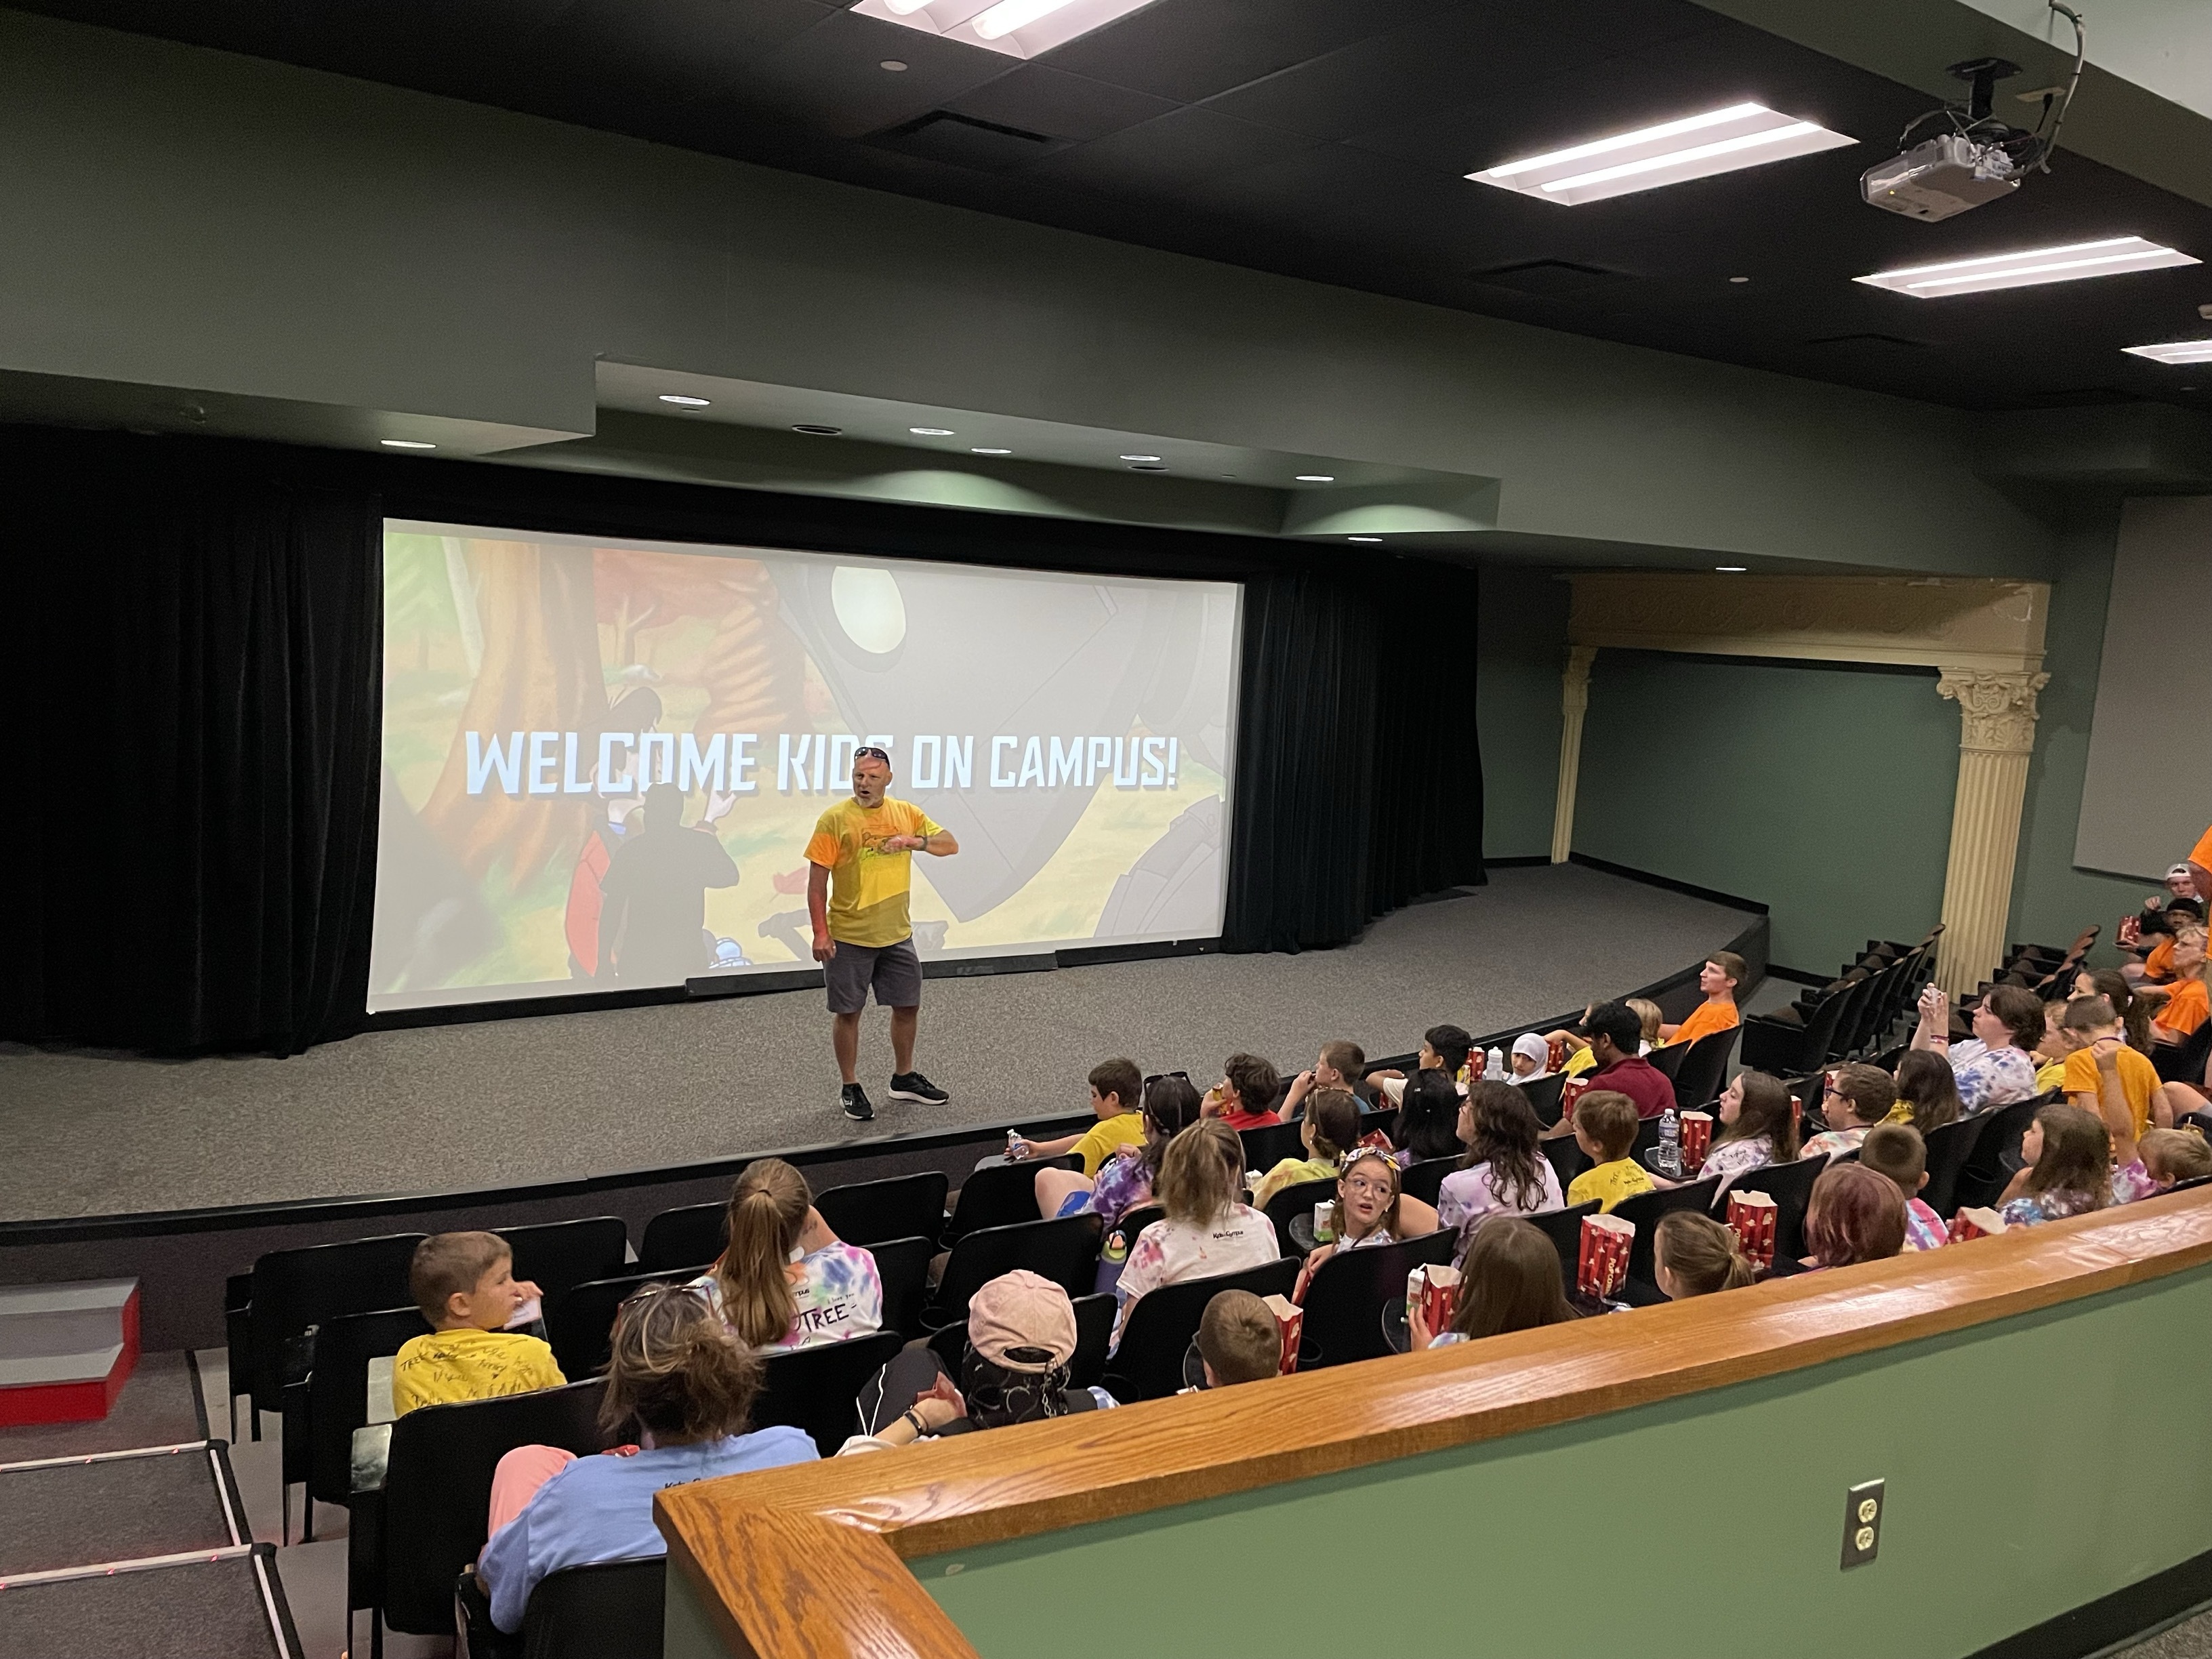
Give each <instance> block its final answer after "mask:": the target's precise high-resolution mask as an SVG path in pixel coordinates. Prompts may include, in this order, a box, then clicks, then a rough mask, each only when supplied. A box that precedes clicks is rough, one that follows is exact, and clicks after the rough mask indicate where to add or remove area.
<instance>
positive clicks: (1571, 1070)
mask: <svg viewBox="0 0 2212 1659" xmlns="http://www.w3.org/2000/svg"><path fill="white" fill-rule="evenodd" d="M1596 1064H1597V1051H1596V1050H1595V1049H1594V1048H1577V1049H1576V1050H1575V1051H1574V1053H1572V1054H1569V1055H1568V1056H1567V1063H1566V1064H1565V1065H1564V1066H1560V1067H1559V1074H1560V1075H1561V1076H1562V1077H1580V1076H1581V1075H1582V1074H1583V1073H1584V1072H1587V1071H1588V1070H1589V1068H1590V1067H1591V1066H1595V1065H1596Z"/></svg>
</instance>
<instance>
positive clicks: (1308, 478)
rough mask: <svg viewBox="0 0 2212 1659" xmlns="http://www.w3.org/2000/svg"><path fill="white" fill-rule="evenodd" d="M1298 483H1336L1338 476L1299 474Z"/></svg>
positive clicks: (1317, 473) (1320, 473) (1312, 473)
mask: <svg viewBox="0 0 2212 1659" xmlns="http://www.w3.org/2000/svg"><path fill="white" fill-rule="evenodd" d="M1297 482H1298V483H1335V482H1336V474H1334V472H1301V473H1299V474H1298V477H1297Z"/></svg>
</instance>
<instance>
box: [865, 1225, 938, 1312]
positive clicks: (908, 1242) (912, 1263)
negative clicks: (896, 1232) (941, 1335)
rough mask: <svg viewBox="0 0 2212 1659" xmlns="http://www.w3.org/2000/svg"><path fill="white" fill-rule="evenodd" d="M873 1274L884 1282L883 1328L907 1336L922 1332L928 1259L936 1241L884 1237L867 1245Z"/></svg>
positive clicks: (926, 1293) (935, 1251)
mask: <svg viewBox="0 0 2212 1659" xmlns="http://www.w3.org/2000/svg"><path fill="white" fill-rule="evenodd" d="M866 1248H867V1252H868V1254H869V1255H872V1256H873V1257H875V1259H876V1273H877V1276H878V1277H879V1278H880V1279H882V1280H883V1282H884V1329H885V1330H887V1331H902V1332H903V1333H905V1334H907V1335H908V1336H920V1335H921V1332H922V1323H921V1310H922V1307H923V1305H924V1304H926V1303H927V1301H928V1300H929V1263H930V1258H931V1257H933V1256H934V1255H936V1254H937V1244H936V1242H935V1241H934V1240H933V1239H927V1238H919V1237H916V1238H887V1239H884V1241H883V1242H882V1243H877V1244H871V1245H868V1246H867V1247H866Z"/></svg>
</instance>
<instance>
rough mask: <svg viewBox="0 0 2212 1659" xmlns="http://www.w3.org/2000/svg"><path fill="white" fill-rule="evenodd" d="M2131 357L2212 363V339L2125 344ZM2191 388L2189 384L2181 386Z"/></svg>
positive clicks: (2124, 349)
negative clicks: (2159, 343) (2138, 344)
mask: <svg viewBox="0 0 2212 1659" xmlns="http://www.w3.org/2000/svg"><path fill="white" fill-rule="evenodd" d="M2120 349H2122V350H2123V351H2124V352H2126V353H2127V354H2128V356H2130V357H2148V358H2149V359H2150V360H2151V361H2152V362H2154V363H2212V340H2170V341H2168V342H2167V343H2166V344H2164V345H2142V346H2123V347H2121V348H2120ZM2181 389H2182V390H2183V391H2184V392H2187V391H2190V390H2191V389H2192V388H2191V387H2189V386H2184V387H2182V388H2181Z"/></svg>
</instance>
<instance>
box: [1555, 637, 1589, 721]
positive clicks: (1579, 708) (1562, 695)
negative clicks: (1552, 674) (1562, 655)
mask: <svg viewBox="0 0 2212 1659" xmlns="http://www.w3.org/2000/svg"><path fill="white" fill-rule="evenodd" d="M1596 656H1597V647H1595V646H1594V645H1576V646H1570V647H1568V648H1567V671H1566V672H1565V674H1564V675H1562V676H1561V677H1560V679H1559V708H1560V712H1561V713H1563V714H1568V715H1577V714H1586V713H1587V712H1589V677H1590V663H1591V661H1592V660H1593V659H1595V657H1596Z"/></svg>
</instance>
